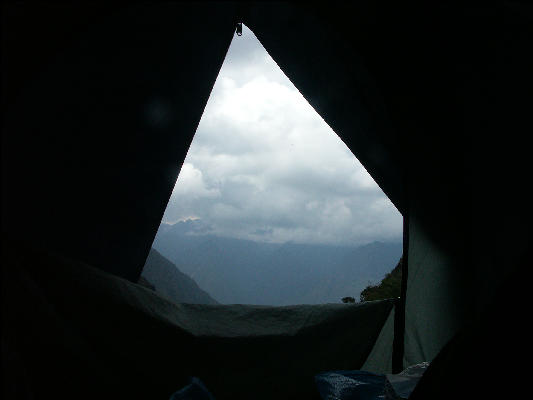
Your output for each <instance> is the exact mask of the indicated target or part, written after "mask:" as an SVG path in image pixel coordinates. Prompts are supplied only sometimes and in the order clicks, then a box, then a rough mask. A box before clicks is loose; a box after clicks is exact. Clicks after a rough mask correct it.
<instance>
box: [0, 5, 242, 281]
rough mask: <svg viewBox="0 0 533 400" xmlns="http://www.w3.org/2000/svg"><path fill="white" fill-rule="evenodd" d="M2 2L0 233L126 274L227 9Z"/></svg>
mask: <svg viewBox="0 0 533 400" xmlns="http://www.w3.org/2000/svg"><path fill="white" fill-rule="evenodd" d="M3 8H4V10H3V13H2V18H3V21H2V29H3V33H2V40H3V48H2V52H3V54H2V60H3V61H2V64H3V65H2V76H3V90H2V93H3V112H4V118H3V121H4V125H3V136H2V231H3V234H6V235H9V236H10V237H19V238H20V239H23V240H26V241H28V242H29V243H33V244H35V245H40V246H42V247H43V248H48V249H54V250H57V251H60V252H62V253H64V254H67V255H70V256H72V257H73V258H75V259H77V260H81V261H84V262H87V263H89V264H91V265H94V266H97V267H99V268H101V269H103V270H106V271H109V272H111V273H113V274H117V275H119V276H122V277H126V278H128V279H131V280H136V279H137V277H138V275H139V274H140V271H141V269H142V266H143V265H144V261H145V259H146V256H147V254H148V250H149V248H150V246H151V243H152V241H153V238H154V236H155V233H156V231H157V228H158V226H159V223H160V220H161V217H162V215H163V212H164V210H165V206H166V203H167V201H168V198H169V197H170V194H171V191H172V188H173V186H174V183H175V181H176V178H177V175H178V173H179V170H180V167H181V164H182V163H183V160H184V158H185V155H186V153H187V150H188V148H189V145H190V142H191V140H192V137H193V135H194V132H195V130H196V127H197V125H198V122H199V120H200V118H201V115H202V112H203V109H204V107H205V104H206V103H207V99H208V97H209V94H210V91H211V89H212V86H213V84H214V82H215V79H216V77H217V74H218V71H219V69H220V67H221V65H222V62H223V60H224V57H225V54H226V51H227V49H228V47H229V44H230V42H231V39H232V37H233V34H234V30H235V24H236V13H235V9H234V6H233V5H232V4H231V3H220V2H214V3H203V4H200V3H185V4H183V3H173V2H165V3H159V4H149V3H147V4H140V5H131V6H113V5H108V4H105V5H103V4H102V5H98V4H95V3H94V2H93V3H92V4H91V3H89V4H85V3H80V4H78V3H75V4H74V3H73V4H71V5H58V4H56V3H55V2H53V3H46V2H40V3H32V4H29V3H26V2H15V3H13V2H10V3H9V4H7V5H5V6H3Z"/></svg>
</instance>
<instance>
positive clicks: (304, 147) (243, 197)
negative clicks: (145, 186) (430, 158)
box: [163, 26, 402, 245]
mask: <svg viewBox="0 0 533 400" xmlns="http://www.w3.org/2000/svg"><path fill="white" fill-rule="evenodd" d="M187 218H199V219H201V220H203V221H204V222H205V223H207V224H208V225H209V226H210V227H211V228H212V231H213V233H215V234H218V235H222V236H231V237H239V238H247V239H252V240H258V241H268V242H286V241H293V242H297V243H326V244H354V245H357V244H363V243H367V242H371V241H374V240H381V241H389V240H401V236H402V218H401V215H400V213H399V212H398V211H397V210H396V208H395V207H394V206H393V205H392V203H391V202H390V200H389V199H388V198H387V197H386V196H385V194H384V193H383V192H382V191H381V189H380V188H379V187H378V186H377V184H376V183H375V182H374V180H373V179H372V178H371V177H370V175H369V174H368V173H367V172H366V170H365V169H364V168H363V166H362V165H361V164H360V163H359V161H358V160H357V159H356V158H355V157H354V155H353V154H352V153H351V151H350V150H349V149H348V148H347V147H346V145H345V144H344V143H343V142H342V141H341V140H340V139H339V137H338V136H337V135H336V134H335V133H334V132H333V130H331V128H330V127H329V126H328V125H327V124H326V123H325V122H324V121H323V120H322V118H321V117H320V116H319V115H318V114H317V113H316V111H315V110H314V109H313V108H312V107H311V106H310V105H309V104H308V103H307V101H306V100H305V99H304V97H303V96H302V95H301V94H300V92H299V91H298V90H297V89H296V88H295V87H294V85H293V84H292V83H291V82H290V81H289V79H288V78H287V77H286V76H285V75H284V74H283V72H282V71H281V70H280V69H279V67H278V66H277V64H276V63H275V62H274V60H273V59H272V58H271V57H270V56H269V55H268V53H267V52H266V51H265V49H264V48H263V46H262V45H261V44H260V43H259V41H258V40H257V38H256V37H255V36H254V34H253V33H252V32H251V31H250V30H249V29H248V28H247V27H245V26H243V35H242V36H241V37H238V36H235V37H234V39H233V42H232V43H231V46H230V49H229V52H228V54H227V56H226V60H225V62H224V64H223V66H222V69H221V71H220V74H219V76H218V78H217V81H216V83H215V86H214V88H213V91H212V93H211V96H210V98H209V101H208V103H207V107H206V109H205V112H204V114H203V116H202V119H201V121H200V124H199V126H198V129H197V131H196V135H195V136H194V140H193V142H192V145H191V148H190V149H189V153H188V155H187V158H186V159H185V163H184V164H183V167H182V169H181V172H180V175H179V178H178V180H177V182H176V186H175V187H174V191H173V193H172V196H171V198H170V201H169V203H168V206H167V210H166V212H165V215H164V217H163V222H167V223H174V222H177V221H179V220H184V219H187Z"/></svg>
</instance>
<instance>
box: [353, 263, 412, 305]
mask: <svg viewBox="0 0 533 400" xmlns="http://www.w3.org/2000/svg"><path fill="white" fill-rule="evenodd" d="M401 289H402V258H400V261H398V264H397V265H396V267H394V269H393V270H392V271H391V272H389V273H388V274H387V275H385V277H384V278H383V279H382V280H381V282H380V283H379V285H375V286H373V285H370V286H367V287H366V288H365V289H364V290H363V291H362V292H361V295H360V300H361V301H373V300H382V299H392V298H397V297H400V294H401Z"/></svg>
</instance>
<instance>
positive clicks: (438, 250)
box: [1, 1, 533, 399]
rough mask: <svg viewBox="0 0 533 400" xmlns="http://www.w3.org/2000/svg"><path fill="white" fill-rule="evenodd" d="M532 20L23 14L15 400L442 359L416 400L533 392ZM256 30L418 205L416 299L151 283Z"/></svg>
mask: <svg viewBox="0 0 533 400" xmlns="http://www.w3.org/2000/svg"><path fill="white" fill-rule="evenodd" d="M532 19H533V8H532V7H531V6H530V5H529V4H527V3H525V2H524V3H522V2H501V3H497V4H496V3H492V2H489V3H486V4H476V5H469V4H468V3H467V2H464V3H460V4H459V3H457V4H456V3H449V2H444V1H433V2H427V3H425V4H420V3H419V2H395V3H390V2H383V1H358V2H351V3H331V2H327V3H318V4H315V3H305V4H304V3H290V2H289V3H269V2H250V3H245V2H194V3H192V2H187V3H181V2H172V1H171V2H161V3H153V4H150V3H138V4H130V5H125V4H121V5H119V4H116V5H115V4H111V3H110V4H99V3H95V2H88V3H84V2H82V3H76V4H70V5H66V4H61V3H56V2H40V3H33V2H8V3H6V4H4V5H3V9H2V117H3V118H2V150H1V151H2V156H1V158H2V160H1V162H2V178H1V179H2V328H1V329H2V331H1V332H2V333H1V335H2V370H3V373H2V375H3V385H2V386H3V389H2V390H3V394H4V398H67V397H69V398H71V397H73V396H75V397H78V398H87V399H88V398H94V397H95V396H98V397H109V398H111V397H116V398H127V397H128V398H154V399H156V398H169V397H170V395H171V394H172V393H173V392H175V391H176V390H178V389H179V388H180V387H183V386H184V385H186V384H187V382H188V379H189V377H190V376H197V377H199V378H200V379H201V380H202V381H203V382H204V383H205V385H206V386H207V388H208V389H209V390H210V391H211V392H212V394H213V395H214V397H215V398H217V399H225V398H232V399H236V398H265V399H266V398H293V399H294V398H319V394H318V392H317V390H316V388H315V386H314V381H313V376H314V375H315V374H317V373H319V372H322V371H327V370H357V369H361V370H367V371H371V372H379V373H390V372H394V373H397V372H399V371H401V370H402V369H404V368H405V367H407V366H409V365H413V364H417V363H420V362H423V361H430V362H431V364H430V367H429V368H428V370H427V372H426V373H425V374H424V376H423V378H422V379H421V381H420V383H419V385H418V386H417V388H416V389H415V391H414V392H413V394H412V396H411V398H413V399H425V398H462V397H465V398H469V397H468V396H469V395H472V394H474V393H475V394H476V397H478V398H492V396H496V395H503V394H505V396H506V397H509V398H510V397H511V396H510V393H521V392H523V391H526V390H527V380H526V379H527V369H526V368H525V367H523V366H522V365H521V364H523V362H524V361H526V362H529V357H528V351H529V349H530V338H531V334H530V333H531V328H530V327H529V326H528V325H529V324H528V318H527V315H529V314H530V308H529V298H528V297H529V296H528V294H529V293H528V286H529V285H528V282H529V281H528V280H527V279H526V278H525V277H526V273H527V270H528V268H527V265H530V264H531V262H530V258H529V249H530V247H529V244H530V241H529V240H530V239H529V233H530V226H531V224H530V222H531V214H532V213H531V205H530V201H529V200H530V197H529V195H528V192H526V190H527V186H528V185H529V184H528V183H527V182H531V178H530V174H529V157H528V156H530V155H529V154H528V153H529V147H528V146H526V142H525V140H526V139H527V136H528V134H530V132H531V118H530V112H531V93H533V91H532V89H533V80H532V79H531V71H532V70H533V69H532V67H533V65H532V63H531V60H530V59H529V58H530V57H529V55H530V54H529V53H530V47H531V43H532V39H533V38H532V22H533V21H532ZM241 22H242V23H245V24H246V25H247V26H248V27H250V29H252V30H253V32H254V33H255V35H256V36H257V38H258V39H259V40H260V42H261V43H262V45H263V46H264V47H265V49H266V50H267V51H268V52H269V54H270V55H271V56H272V57H273V59H274V60H275V61H276V62H277V63H278V65H279V66H280V67H281V69H282V70H283V71H284V73H285V74H286V75H287V77H289V79H290V80H291V81H292V82H293V83H294V85H295V86H296V87H297V88H298V90H299V91H300V92H301V93H302V94H303V96H304V97H305V98H306V99H307V101H308V102H309V103H310V104H311V105H312V106H313V107H314V108H315V110H316V111H317V112H318V113H319V114H320V115H321V116H322V118H323V119H324V120H325V121H326V122H327V123H328V124H329V125H330V126H331V127H332V129H333V130H334V131H335V132H336V133H337V134H338V135H339V136H340V137H341V139H342V140H343V141H344V143H346V145H347V146H348V147H349V148H350V150H351V151H352V152H353V153H354V154H355V155H356V157H357V158H358V159H359V160H360V161H361V163H362V164H363V165H364V166H365V168H366V169H367V171H368V172H369V173H370V174H371V176H372V177H373V178H374V180H375V181H376V182H377V183H378V185H379V186H380V187H381V188H382V189H383V191H384V192H385V193H386V194H387V196H388V197H389V198H390V199H391V201H392V202H393V203H394V205H395V206H396V207H397V208H398V210H399V211H400V212H401V213H402V215H403V217H404V258H403V283H402V296H401V297H400V298H399V299H391V300H384V301H377V302H369V303H361V304H356V305H343V304H338V305H321V306H305V307H303V306H294V307H292V306H291V307H280V308H275V307H270V308H269V307H258V306H246V305H234V306H223V305H211V306H207V305H206V306H198V305H196V306H195V305H187V304H173V303H170V302H168V301H166V300H165V299H163V298H161V297H158V296H157V294H155V293H152V292H150V291H149V290H147V289H145V288H143V287H140V286H139V285H137V284H136V283H135V282H137V280H138V278H139V275H140V273H141V270H142V267H143V265H144V262H145V260H146V257H147V255H148V252H149V249H150V247H151V244H152V241H153V239H154V236H155V234H156V231H157V229H158V226H159V224H160V221H161V218H162V216H163V213H164V210H165V207H166V204H167V202H168V199H169V197H170V194H171V192H172V189H173V186H174V183H175V181H176V178H177V176H178V173H179V168H180V165H181V164H182V163H183V160H184V159H185V156H186V153H187V150H188V148H189V145H190V143H191V141H192V138H193V135H194V132H195V130H196V127H197V125H198V123H199V121H200V118H201V115H202V112H203V109H204V107H205V105H206V103H207V100H208V97H209V94H210V92H211V89H212V87H213V85H214V82H215V79H216V77H217V74H218V71H219V70H220V67H221V65H222V62H223V61H224V57H225V54H226V52H227V49H228V47H229V45H230V42H231V40H232V38H233V35H234V34H235V30H236V26H237V24H238V23H241ZM494 376H496V377H497V379H492V377H494ZM489 377H490V378H489ZM487 378H488V379H487ZM470 398H471V397H470Z"/></svg>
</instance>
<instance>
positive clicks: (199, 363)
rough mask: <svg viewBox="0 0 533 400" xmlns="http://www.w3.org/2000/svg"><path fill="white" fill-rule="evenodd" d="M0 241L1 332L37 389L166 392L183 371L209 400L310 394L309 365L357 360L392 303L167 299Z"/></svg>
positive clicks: (118, 394) (134, 394) (136, 394)
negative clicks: (0, 256)
mask: <svg viewBox="0 0 533 400" xmlns="http://www.w3.org/2000/svg"><path fill="white" fill-rule="evenodd" d="M4 250H5V252H6V253H7V254H5V256H4V261H6V265H5V266H4V268H3V276H2V282H3V287H2V292H3V295H4V296H6V298H5V299H4V300H5V302H3V305H4V307H5V308H4V309H3V310H2V311H3V312H2V318H3V320H2V322H3V326H4V327H10V328H9V329H7V330H6V332H5V333H7V334H5V335H3V338H4V340H6V341H8V343H5V344H8V345H9V348H10V349H11V350H12V351H14V352H15V355H16V356H17V357H19V358H20V359H21V360H22V361H21V365H20V366H19V370H22V371H24V374H22V373H21V374H19V376H25V377H26V382H24V383H25V384H26V385H27V386H28V387H29V388H31V389H32V390H33V395H34V396H36V397H39V398H43V397H44V398H71V397H72V394H73V393H76V398H82V399H86V398H87V399H89V398H94V396H96V397H101V396H102V394H103V393H105V396H103V397H106V398H113V397H115V398H154V399H159V398H160V399H168V398H169V397H170V395H171V394H172V393H173V392H175V391H176V390H178V389H179V388H181V387H183V386H185V385H186V384H187V383H188V378H189V377H190V376H198V377H200V379H201V380H202V382H204V383H205V385H206V386H207V387H208V388H209V390H210V391H211V392H212V393H213V395H214V396H215V398H217V399H218V398H220V399H226V398H233V399H249V398H254V399H272V398H287V399H289V398H316V397H317V393H315V387H314V381H313V377H314V375H315V374H317V373H319V372H322V371H327V370H329V369H334V368H338V367H341V368H344V369H359V368H361V366H362V365H363V363H364V361H365V359H366V358H367V356H368V354H369V352H370V351H371V349H372V346H373V343H374V342H375V340H376V337H377V336H378V334H379V332H380V330H381V327H382V325H383V323H384V321H385V319H386V318H387V316H388V314H389V313H390V311H391V308H392V306H393V301H392V300H384V301H376V302H367V303H361V304H349V305H346V304H323V305H299V306H298V305H296V306H284V307H270V306H251V305H225V306H221V305H198V304H174V303H172V302H170V301H169V300H167V299H166V298H165V297H163V296H160V295H158V294H157V293H155V292H154V291H152V290H149V289H146V288H144V287H142V286H140V285H137V284H134V283H131V282H128V281H127V280H124V279H122V278H118V277H114V276H112V275H110V274H107V273H105V272H102V271H99V270H97V269H95V268H92V267H89V266H86V265H83V264H80V263H76V262H73V261H72V260H68V259H65V258H62V257H59V256H55V255H50V254H47V253H45V252H40V251H34V250H29V249H27V248H24V247H19V246H16V245H10V246H9V248H6V249H4ZM36 332H38V334H37V335H36V334H35V333H36ZM6 371H9V372H10V375H8V377H9V378H10V379H8V380H7V382H6V384H7V387H8V388H12V387H13V386H14V385H13V382H12V377H13V376H14V375H15V373H14V371H13V367H12V366H10V368H9V369H6ZM54 377H55V379H54ZM88 381H93V382H96V383H97V384H96V385H94V386H90V385H89V386H90V387H87V382H88ZM133 382H135V384H134V385H132V383H133Z"/></svg>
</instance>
